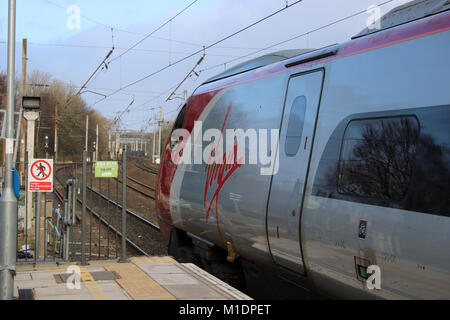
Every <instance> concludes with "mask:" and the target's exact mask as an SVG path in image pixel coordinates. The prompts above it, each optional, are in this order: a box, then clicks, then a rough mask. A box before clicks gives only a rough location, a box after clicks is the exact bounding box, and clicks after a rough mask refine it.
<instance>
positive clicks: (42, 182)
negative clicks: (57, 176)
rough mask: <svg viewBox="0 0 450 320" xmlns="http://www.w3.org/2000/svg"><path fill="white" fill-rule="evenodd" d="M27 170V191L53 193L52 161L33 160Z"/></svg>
mask: <svg viewBox="0 0 450 320" xmlns="http://www.w3.org/2000/svg"><path fill="white" fill-rule="evenodd" d="M30 163H31V165H30V166H29V168H28V191H30V192H53V160H52V159H33V160H31V162H30Z"/></svg>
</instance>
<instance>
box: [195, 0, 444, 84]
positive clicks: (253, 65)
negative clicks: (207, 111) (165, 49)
mask: <svg viewBox="0 0 450 320" xmlns="http://www.w3.org/2000/svg"><path fill="white" fill-rule="evenodd" d="M449 9H450V0H414V1H410V2H407V3H406V4H403V5H400V6H398V7H396V8H394V9H392V10H391V11H389V12H388V13H387V14H385V15H384V16H382V17H381V18H380V28H379V29H373V30H370V29H368V28H366V29H364V30H362V31H361V32H360V33H358V34H357V35H356V36H354V37H353V38H352V39H351V40H350V41H349V42H347V43H344V44H341V45H337V44H335V45H331V46H328V47H324V48H321V49H291V50H283V51H278V52H274V53H270V54H267V55H263V56H261V57H258V58H255V59H252V60H249V61H246V62H243V63H241V64H238V65H236V66H234V67H232V68H230V69H227V70H225V71H224V72H222V73H220V74H218V75H216V76H214V77H212V78H210V79H208V80H207V81H205V82H204V83H202V85H205V84H210V83H212V82H215V81H218V80H222V79H226V78H230V77H232V76H235V75H238V74H241V73H245V72H247V71H251V70H255V69H259V68H261V67H264V66H267V65H271V64H276V63H277V62H280V61H283V60H288V59H292V58H295V57H300V58H301V57H302V56H304V57H305V58H304V59H303V60H301V61H302V62H307V61H309V60H310V59H311V57H310V56H312V57H314V58H315V59H319V58H320V59H322V58H323V57H325V56H329V55H334V54H336V53H337V51H338V49H339V47H342V45H346V44H349V43H351V42H353V41H352V40H355V39H356V40H358V38H363V37H364V36H371V35H373V34H374V33H377V32H380V31H384V30H387V29H391V28H395V27H397V26H401V25H403V24H407V23H408V22H412V21H416V20H421V19H423V18H427V17H429V16H432V15H437V14H439V13H443V12H444V11H448V10H449ZM202 85H201V86H202Z"/></svg>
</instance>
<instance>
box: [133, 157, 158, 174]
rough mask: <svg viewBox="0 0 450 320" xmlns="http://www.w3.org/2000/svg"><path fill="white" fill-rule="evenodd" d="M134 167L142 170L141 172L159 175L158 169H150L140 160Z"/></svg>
mask: <svg viewBox="0 0 450 320" xmlns="http://www.w3.org/2000/svg"><path fill="white" fill-rule="evenodd" d="M134 165H135V166H136V168H138V169H141V170H143V171H146V172H149V173H152V174H158V169H156V168H151V167H149V166H146V165H145V164H144V163H143V162H142V160H140V159H138V160H137V161H136V162H135V163H134Z"/></svg>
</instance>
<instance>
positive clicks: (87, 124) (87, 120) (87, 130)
mask: <svg viewBox="0 0 450 320" xmlns="http://www.w3.org/2000/svg"><path fill="white" fill-rule="evenodd" d="M88 136H89V115H86V139H85V142H84V149H85V150H87V149H88Z"/></svg>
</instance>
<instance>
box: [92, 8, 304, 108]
mask: <svg viewBox="0 0 450 320" xmlns="http://www.w3.org/2000/svg"><path fill="white" fill-rule="evenodd" d="M302 1H303V0H297V1H295V2H293V3H291V4H289V5H288V6H286V7H283V8H281V9H279V10H277V11H275V12H273V13H271V14H269V15H267V16H265V17H263V18H261V19H259V20H257V21H256V22H253V23H252V24H250V25H248V26H246V27H244V28H241V29H239V30H238V31H236V32H233V33H232V34H230V35H228V36H226V37H224V38H222V39H220V40H217V41H216V42H214V43H212V44H210V45H208V46H205V47H204V48H203V49H201V50H197V51H195V52H193V53H191V54H189V55H187V56H185V57H184V58H181V59H179V60H177V61H175V62H174V63H172V64H169V65H167V66H165V67H163V68H161V69H159V70H157V71H155V72H152V73H150V74H149V75H147V76H145V77H143V78H140V79H138V80H136V81H134V82H132V83H129V84H127V85H125V86H124V87H122V88H120V89H118V90H116V91H114V92H112V93H110V94H109V95H107V97H106V98H103V99H100V100H99V101H97V102H95V103H94V104H92V105H91V107H92V106H94V105H96V104H98V103H100V102H101V101H104V100H106V99H108V98H110V97H111V96H113V95H115V94H117V93H119V92H120V91H123V90H124V89H127V88H129V87H131V86H134V85H136V84H137V83H140V82H142V81H144V80H146V79H148V78H150V77H152V76H154V75H156V74H158V73H161V72H162V71H164V70H166V69H168V68H170V67H173V66H174V65H177V64H179V63H180V62H183V61H185V60H187V59H189V58H191V57H193V56H195V55H197V54H199V53H201V52H203V51H205V50H207V49H209V48H212V47H214V46H216V45H217V44H219V43H221V42H224V41H226V40H228V39H230V38H232V37H234V36H236V35H238V34H240V33H242V32H244V31H246V30H248V29H250V28H251V27H253V26H255V25H257V24H259V23H261V22H264V21H265V20H267V19H269V18H271V17H273V16H275V15H277V14H279V13H281V12H283V11H285V10H287V9H289V8H291V7H292V6H294V5H296V4H298V3H300V2H302Z"/></svg>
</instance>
